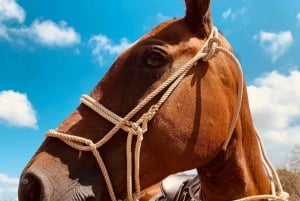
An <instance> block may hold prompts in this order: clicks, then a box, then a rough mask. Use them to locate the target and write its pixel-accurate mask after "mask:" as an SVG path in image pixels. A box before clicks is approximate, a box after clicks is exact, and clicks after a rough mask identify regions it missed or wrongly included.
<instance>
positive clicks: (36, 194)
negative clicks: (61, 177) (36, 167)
mask: <svg viewBox="0 0 300 201" xmlns="http://www.w3.org/2000/svg"><path fill="white" fill-rule="evenodd" d="M42 192H43V187H42V184H41V181H40V180H39V179H38V178H37V177H36V176H34V175H32V174H28V175H25V176H24V177H23V178H22V179H21V181H20V187H19V201H41V200H42V198H43V195H42Z"/></svg>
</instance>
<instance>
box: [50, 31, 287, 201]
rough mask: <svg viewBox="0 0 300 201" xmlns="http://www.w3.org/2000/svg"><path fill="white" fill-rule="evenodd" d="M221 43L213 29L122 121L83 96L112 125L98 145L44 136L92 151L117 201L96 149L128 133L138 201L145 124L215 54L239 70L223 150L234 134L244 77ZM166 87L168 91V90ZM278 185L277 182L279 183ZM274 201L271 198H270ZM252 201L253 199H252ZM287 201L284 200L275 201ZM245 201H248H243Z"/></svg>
mask: <svg viewBox="0 0 300 201" xmlns="http://www.w3.org/2000/svg"><path fill="white" fill-rule="evenodd" d="M219 45H220V40H219V38H218V30H217V28H216V27H214V28H213V29H212V31H211V34H210V36H209V37H208V39H207V41H206V42H205V43H204V45H203V47H202V48H201V49H200V50H199V52H198V53H197V54H196V55H195V56H194V57H193V58H192V59H191V60H190V61H188V62H187V63H186V64H185V65H184V66H182V67H181V68H180V69H179V70H178V71H176V72H175V73H174V74H173V75H172V76H171V77H170V78H169V79H167V80H166V81H165V82H163V84H162V85H161V86H160V87H158V88H157V89H155V90H154V91H153V92H151V93H150V94H149V95H148V96H147V97H146V98H145V99H144V100H143V101H142V102H140V103H139V104H138V105H137V106H136V107H135V108H134V109H133V110H131V111H130V112H129V113H128V114H127V115H126V116H125V117H124V118H122V117H120V116H118V115H117V114H115V113H113V112H112V111H110V110H108V109H107V108H106V107H104V106H103V105H101V104H100V103H98V102H97V101H96V100H94V99H93V98H91V97H89V96H88V95H83V96H82V97H81V99H80V101H81V103H82V104H85V105H86V106H88V107H89V108H91V109H92V110H94V111H95V112H97V113H98V114H99V115H101V116H102V117H104V118H105V119H107V120H108V121H110V122H111V123H113V124H115V126H114V127H113V129H112V130H110V131H109V132H108V133H107V134H106V135H105V136H104V137H103V138H102V139H101V140H99V141H98V142H97V143H93V142H92V141H91V140H89V139H85V138H82V137H78V136H74V135H70V134H66V133H61V132H59V131H57V130H50V131H48V132H47V133H46V137H54V138H58V139H60V140H62V141H63V142H65V143H66V144H68V145H69V146H71V147H72V148H74V149H77V150H79V151H91V152H92V153H93V155H94V156H95V158H96V160H97V163H98V165H99V167H100V170H101V172H102V174H103V177H104V180H105V182H106V185H107V189H108V193H109V195H110V197H111V200H112V201H117V199H116V196H115V193H114V190H113V186H112V182H111V180H110V177H109V174H108V171H107V169H106V167H105V164H104V161H103V159H102V157H101V155H100V153H99V151H98V149H99V148H100V147H101V146H103V145H104V144H105V143H106V142H107V141H109V140H110V139H111V138H112V137H113V136H114V135H115V134H116V133H117V132H118V131H119V130H120V129H122V130H124V131H125V132H127V133H128V136H127V143H126V158H127V200H128V201H136V200H138V199H139V198H140V196H141V195H140V179H139V166H140V164H139V161H140V149H141V145H142V140H143V134H144V133H145V132H147V129H148V122H149V121H150V120H151V119H152V118H153V117H154V116H155V114H156V113H157V111H158V110H159V108H160V106H161V105H162V104H163V103H164V102H165V101H166V100H167V98H168V97H169V96H170V94H171V93H172V92H173V91H174V90H175V88H176V87H177V86H178V84H179V83H180V82H181V81H182V80H183V78H184V77H185V75H186V74H187V72H188V71H189V70H190V69H191V68H192V67H193V66H194V65H196V64H197V62H198V61H199V60H200V59H202V60H204V61H208V60H209V59H211V58H213V57H214V56H215V54H216V53H217V52H218V51H221V52H223V53H224V54H226V55H228V56H229V57H230V58H232V59H233V60H234V61H235V63H236V64H237V65H238V66H239V74H240V76H239V85H238V100H237V102H238V103H237V106H236V107H235V108H234V112H233V117H232V121H231V124H230V127H229V130H228V139H227V140H226V141H225V143H224V146H223V148H224V149H226V148H227V145H228V143H229V140H230V138H231V136H232V132H233V130H234V127H235V124H236V121H237V118H238V114H239V111H240V107H241V102H242V94H243V74H242V69H241V65H240V63H239V61H238V60H237V59H236V57H235V56H234V55H233V54H232V53H231V52H230V51H228V50H227V49H225V48H223V47H220V46H219ZM167 87H168V88H167ZM166 88H167V90H166V91H165V92H164V94H163V95H162V97H161V98H160V100H159V101H158V102H157V103H156V104H154V105H152V106H151V107H150V108H149V110H148V111H147V112H146V113H144V114H143V115H142V116H141V118H140V119H138V120H137V121H136V122H132V121H130V119H132V118H133V117H134V116H135V115H136V114H137V112H139V111H140V110H141V109H142V108H143V107H144V106H145V105H146V104H148V103H149V102H150V101H151V100H152V99H153V98H154V97H156V96H157V95H158V94H159V93H160V92H162V91H163V90H164V89H166ZM133 135H136V136H137V140H136V144H135V152H134V165H135V166H134V180H135V190H136V193H135V194H134V193H133V190H132V165H133V163H132V139H133ZM279 183H280V181H279ZM272 199H273V197H272ZM251 200H252V199H251ZM277 200H282V201H286V200H283V199H277ZM236 201H242V200H236ZM244 201H248V200H244Z"/></svg>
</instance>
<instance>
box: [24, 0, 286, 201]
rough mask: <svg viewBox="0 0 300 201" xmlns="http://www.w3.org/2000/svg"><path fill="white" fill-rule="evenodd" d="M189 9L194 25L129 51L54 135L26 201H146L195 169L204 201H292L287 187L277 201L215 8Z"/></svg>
mask: <svg viewBox="0 0 300 201" xmlns="http://www.w3.org/2000/svg"><path fill="white" fill-rule="evenodd" d="M185 5H186V13H185V16H184V17H182V18H175V19H171V20H168V21H165V22H162V23H161V24H159V25H157V26H156V27H155V28H154V29H153V30H151V31H150V32H149V33H147V34H145V35H144V36H143V37H141V38H140V39H139V40H138V41H137V42H136V43H134V44H133V45H132V46H130V47H129V48H128V49H127V50H125V51H124V52H123V53H122V54H121V55H120V56H119V57H118V58H117V59H116V60H115V62H114V63H113V64H112V66H111V67H110V69H109V70H108V72H107V73H106V75H105V76H104V77H103V78H102V80H100V81H99V83H98V84H97V85H96V86H95V88H94V89H93V90H92V91H91V93H90V94H89V95H83V96H82V97H81V104H80V105H79V106H78V108H77V109H75V111H74V112H73V113H72V114H70V115H69V116H68V117H67V118H66V119H65V120H64V121H63V122H62V123H61V124H60V125H58V127H57V128H56V129H54V130H50V131H48V132H47V133H46V139H45V141H44V142H43V143H42V145H41V146H40V148H39V149H38V150H37V152H36V153H35V155H34V156H33V157H32V159H31V160H30V161H29V162H28V164H27V165H26V167H25V168H24V170H23V172H22V174H21V177H20V184H19V189H18V197H19V201H100V200H101V201H108V200H112V201H117V200H129V201H133V200H139V199H141V200H142V199H143V193H141V191H142V190H141V189H146V188H147V187H149V186H151V185H153V184H156V183H158V182H159V181H161V180H162V179H163V178H165V177H166V176H168V175H171V174H174V173H176V172H181V171H185V170H189V169H193V168H195V169H197V172H198V175H199V178H200V180H201V199H202V200H204V201H228V200H236V199H241V198H243V197H249V196H256V195H262V197H254V198H253V197H252V198H250V199H252V200H253V199H255V200H264V199H267V198H270V197H271V198H272V199H278V200H286V198H283V196H282V194H283V193H282V192H283V191H282V188H280V186H279V187H278V186H275V194H272V192H274V191H273V190H274V185H273V183H274V182H273V180H274V179H271V181H270V177H271V176H273V175H274V174H270V173H269V171H267V170H268V169H270V168H269V166H267V165H266V164H268V162H266V160H265V158H264V157H263V156H262V154H261V146H260V143H259V141H258V138H257V137H258V135H257V132H256V130H255V127H254V124H253V121H252V118H251V113H250V109H249V103H248V97H247V89H246V85H245V83H244V82H243V80H244V79H243V75H242V74H241V70H240V68H239V62H238V60H237V59H236V57H235V56H234V53H233V50H232V47H231V46H230V44H229V42H228V41H227V40H226V38H225V37H224V36H223V35H222V34H221V33H219V31H218V30H217V29H216V28H215V27H214V26H213V23H212V16H211V11H210V1H209V0H185ZM272 178H273V177H272ZM270 193H271V195H269V197H266V196H265V195H268V194H270Z"/></svg>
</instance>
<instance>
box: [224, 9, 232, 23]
mask: <svg viewBox="0 0 300 201" xmlns="http://www.w3.org/2000/svg"><path fill="white" fill-rule="evenodd" d="M231 13H232V10H231V8H229V9H227V10H226V11H224V12H223V13H222V17H223V19H224V20H226V19H228V17H229V16H230V15H231Z"/></svg>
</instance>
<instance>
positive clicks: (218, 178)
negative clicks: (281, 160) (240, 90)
mask: <svg viewBox="0 0 300 201" xmlns="http://www.w3.org/2000/svg"><path fill="white" fill-rule="evenodd" d="M242 108H244V109H242V110H241V113H240V117H242V118H240V119H239V120H238V122H237V125H236V128H235V130H234V133H233V135H232V139H231V140H230V143H229V145H228V147H227V149H226V150H224V149H221V150H220V151H219V153H218V154H217V155H216V157H215V158H214V159H213V160H212V161H211V162H210V163H208V164H207V165H206V166H205V167H202V168H198V173H199V176H200V180H201V188H202V195H201V196H202V197H203V200H204V201H212V200H213V201H223V200H235V199H238V198H243V197H247V196H251V195H257V194H269V193H270V192H271V187H270V180H269V179H268V176H267V173H266V171H265V169H264V165H263V162H262V158H261V153H260V148H259V143H258V140H257V133H256V130H255V128H254V126H253V124H252V119H251V116H250V112H249V108H248V107H242Z"/></svg>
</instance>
